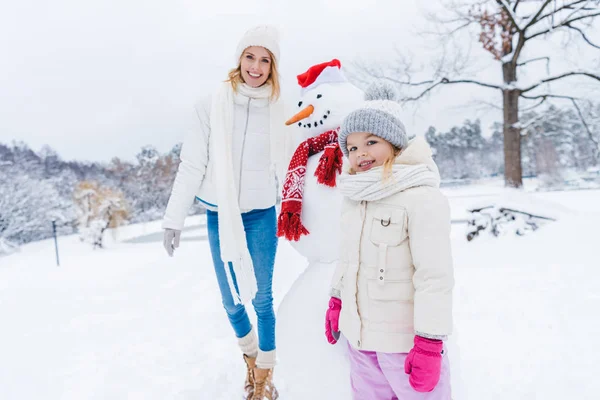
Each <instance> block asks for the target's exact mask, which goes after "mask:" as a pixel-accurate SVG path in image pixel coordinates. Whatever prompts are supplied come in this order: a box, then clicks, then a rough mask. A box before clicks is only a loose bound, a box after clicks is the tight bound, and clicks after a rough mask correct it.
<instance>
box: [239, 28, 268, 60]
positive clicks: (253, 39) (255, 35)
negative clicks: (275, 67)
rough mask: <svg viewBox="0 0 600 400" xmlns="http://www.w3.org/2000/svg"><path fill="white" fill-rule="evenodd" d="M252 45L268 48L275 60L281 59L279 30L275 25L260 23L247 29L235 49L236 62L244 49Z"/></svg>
mask: <svg viewBox="0 0 600 400" xmlns="http://www.w3.org/2000/svg"><path fill="white" fill-rule="evenodd" d="M251 46H260V47H264V48H265V49H268V50H269V51H270V52H271V53H273V56H275V60H276V61H279V32H278V31H277V29H276V28H275V27H274V26H271V25H258V26H255V27H254V28H251V29H250V30H248V31H246V33H245V34H244V36H243V37H242V39H240V42H239V43H238V46H237V49H236V50H235V62H236V63H238V62H239V61H240V57H241V56H242V53H243V52H244V50H246V49H247V48H248V47H251Z"/></svg>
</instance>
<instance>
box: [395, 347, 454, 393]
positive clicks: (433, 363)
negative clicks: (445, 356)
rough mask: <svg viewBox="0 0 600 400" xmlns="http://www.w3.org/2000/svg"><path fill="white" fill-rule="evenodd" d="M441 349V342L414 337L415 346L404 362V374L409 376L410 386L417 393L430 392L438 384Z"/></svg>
mask: <svg viewBox="0 0 600 400" xmlns="http://www.w3.org/2000/svg"><path fill="white" fill-rule="evenodd" d="M443 348H444V343H443V342H442V341H441V340H433V339H425V338H424V337H421V336H415V345H414V347H413V348H412V350H411V351H410V353H408V356H406V360H405V361H404V372H406V373H407V374H409V375H410V377H409V378H408V381H409V382H410V386H412V388H413V389H415V390H416V391H417V392H431V391H432V390H433V389H435V386H436V385H437V384H438V382H439V380H440V373H441V370H442V350H443Z"/></svg>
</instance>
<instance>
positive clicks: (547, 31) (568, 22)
mask: <svg viewBox="0 0 600 400" xmlns="http://www.w3.org/2000/svg"><path fill="white" fill-rule="evenodd" d="M598 16H600V12H597V13H594V14H586V15H581V16H579V17H577V18H573V19H570V20H567V21H563V22H561V23H559V24H558V25H553V26H552V27H550V28H548V29H545V30H543V31H540V32H537V33H534V34H533V35H531V36H527V37H526V38H525V40H531V39H533V38H536V37H538V36H541V35H545V34H547V33H550V32H552V31H553V30H555V29H557V28H560V27H563V26H567V25H570V24H572V23H573V22H575V21H580V20H582V19H587V18H595V17H598Z"/></svg>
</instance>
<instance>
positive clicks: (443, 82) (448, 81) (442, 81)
mask: <svg viewBox="0 0 600 400" xmlns="http://www.w3.org/2000/svg"><path fill="white" fill-rule="evenodd" d="M457 83H470V84H474V85H479V86H483V87H487V88H489V89H498V90H502V87H500V86H498V85H494V84H491V83H485V82H479V81H475V80H472V79H455V80H452V79H448V78H442V79H440V80H439V81H437V82H435V83H434V84H433V85H431V86H429V87H428V88H427V89H425V90H423V91H422V92H421V93H420V94H419V95H417V96H415V97H405V98H403V99H402V101H403V102H409V101H416V100H419V99H421V98H423V97H424V96H425V95H426V94H427V93H429V92H430V91H432V90H433V89H435V88H436V87H437V86H439V85H453V84H457ZM409 86H415V85H414V84H411V85H409Z"/></svg>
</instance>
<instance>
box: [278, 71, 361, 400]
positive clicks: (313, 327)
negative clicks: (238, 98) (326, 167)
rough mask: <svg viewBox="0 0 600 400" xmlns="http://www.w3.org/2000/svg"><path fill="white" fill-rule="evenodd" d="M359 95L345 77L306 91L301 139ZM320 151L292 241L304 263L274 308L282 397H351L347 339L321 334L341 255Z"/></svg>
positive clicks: (336, 204) (331, 122)
mask: <svg viewBox="0 0 600 400" xmlns="http://www.w3.org/2000/svg"><path fill="white" fill-rule="evenodd" d="M319 95H320V96H319ZM317 97H319V98H317ZM363 99H364V94H363V92H362V91H361V90H359V89H358V88H356V87H355V86H353V85H352V84H350V83H348V82H339V83H324V84H321V85H319V86H317V87H315V88H314V89H311V90H307V91H305V93H304V95H303V96H302V99H301V101H300V102H299V103H298V104H299V109H303V108H304V107H306V106H307V105H309V104H310V105H312V106H313V107H314V111H313V112H312V114H311V115H309V116H307V117H306V118H304V119H303V120H300V121H297V122H296V123H295V125H296V126H297V132H298V135H299V136H300V137H301V140H305V139H307V138H309V137H312V136H318V135H319V134H321V133H324V132H327V131H329V130H334V129H337V128H338V127H339V126H340V124H341V122H342V120H343V118H344V117H345V116H346V115H347V114H348V113H349V112H350V111H352V110H353V109H354V108H355V107H357V106H358V105H359V104H360V102H361V101H363ZM324 116H326V118H323V117H324ZM321 121H323V123H321ZM315 122H316V123H317V126H316V127H315V125H314V123H315ZM307 123H311V127H308V125H307ZM322 154H323V152H321V153H317V154H314V155H312V156H311V157H309V159H308V163H307V166H306V175H305V183H304V195H303V200H302V214H301V219H302V224H303V225H304V227H305V228H306V229H307V230H308V231H309V234H308V235H304V236H301V237H300V239H299V240H298V241H295V242H291V244H292V246H293V247H294V248H295V249H296V250H297V251H298V252H299V253H300V254H301V255H302V256H303V257H305V258H306V259H307V261H308V266H307V268H306V270H305V271H304V272H303V274H302V275H301V276H300V277H299V278H298V279H297V280H296V282H295V283H294V284H293V286H292V288H291V289H290V291H289V292H288V293H287V294H286V296H285V297H284V299H283V301H282V302H281V305H280V306H279V309H278V313H277V354H278V359H279V362H278V366H277V368H276V369H277V371H276V374H275V376H276V379H277V381H278V382H279V383H278V384H279V386H280V392H281V396H282V398H285V399H288V400H294V399H315V400H318V399H332V398H336V399H338V398H339V399H350V398H351V387H350V369H349V362H348V359H347V355H346V354H347V349H346V341H345V340H344V339H343V338H342V339H341V340H340V341H339V342H338V343H337V344H336V345H335V346H332V345H331V344H329V343H328V342H327V339H326V338H325V326H324V324H325V312H326V311H327V305H328V303H329V298H330V284H331V278H332V276H333V272H334V270H335V267H336V264H337V259H338V258H339V238H340V230H341V227H340V210H341V203H342V195H341V194H340V192H339V190H338V189H337V187H329V186H325V185H323V184H321V183H319V182H317V178H316V176H315V171H316V169H317V166H318V165H319V160H320V158H321V156H322Z"/></svg>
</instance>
